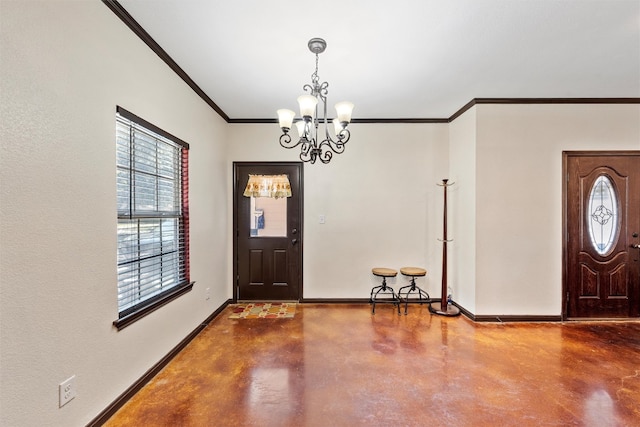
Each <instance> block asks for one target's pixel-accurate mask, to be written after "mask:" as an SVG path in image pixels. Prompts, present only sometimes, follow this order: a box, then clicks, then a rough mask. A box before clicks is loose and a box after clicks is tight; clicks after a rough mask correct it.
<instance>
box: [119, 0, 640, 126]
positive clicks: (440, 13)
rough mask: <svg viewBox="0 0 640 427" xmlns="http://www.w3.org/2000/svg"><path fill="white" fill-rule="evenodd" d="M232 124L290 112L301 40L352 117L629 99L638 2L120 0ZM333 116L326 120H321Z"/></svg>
mask: <svg viewBox="0 0 640 427" xmlns="http://www.w3.org/2000/svg"><path fill="white" fill-rule="evenodd" d="M119 2H120V4H121V5H122V6H123V7H124V8H125V9H126V10H127V12H129V13H130V14H131V15H132V16H133V18H134V19H135V20H136V21H137V22H138V23H139V24H140V26H142V28H144V29H145V30H146V31H147V32H148V33H149V34H150V35H151V37H152V38H153V39H154V40H155V41H156V42H157V43H158V44H159V45H160V46H161V47H162V48H163V49H164V50H165V51H166V52H167V53H168V54H169V56H171V58H173V60H174V61H175V62H176V63H177V64H178V65H179V66H180V67H181V68H182V69H183V70H184V71H185V72H186V73H187V74H188V75H189V77H191V79H193V81H194V82H195V83H196V84H197V85H198V86H199V87H200V88H201V89H202V90H203V91H204V92H205V93H206V94H207V95H208V97H209V98H211V99H212V100H213V102H215V103H216V104H217V105H218V106H219V107H220V108H221V109H222V110H223V111H224V112H225V113H226V114H227V115H228V116H229V117H230V118H231V119H274V118H275V117H276V113H275V111H276V109H278V108H290V109H292V110H297V107H296V106H297V104H296V98H297V96H298V95H300V94H302V93H303V91H302V86H303V85H304V84H306V83H308V82H309V81H310V79H311V74H312V73H313V71H314V68H315V56H314V54H312V53H311V52H310V51H309V50H308V48H307V42H308V40H309V39H311V38H312V37H322V38H324V39H325V40H326V41H327V50H326V51H325V52H324V53H322V54H321V55H320V60H319V61H320V63H319V73H318V74H319V76H320V81H321V82H322V81H328V82H329V95H328V99H329V106H330V109H331V111H332V110H333V104H335V103H336V102H338V101H342V100H349V101H351V102H353V103H354V104H355V105H356V107H355V109H354V118H358V119H375V118H377V119H380V118H383V119H398V118H417V119H424V118H448V117H450V116H451V115H452V114H454V113H455V112H456V111H457V110H458V109H460V108H461V107H462V106H464V105H465V104H466V103H467V102H469V101H470V100H472V99H473V98H621V97H622V98H627V97H634V98H636V97H640V0H626V1H625V0H446V1H445V0H395V1H383V0H323V1H318V2H304V1H296V0H272V1H265V0H226V1H220V0H119ZM329 115H330V116H333V115H334V113H333V112H331V113H330V114H329Z"/></svg>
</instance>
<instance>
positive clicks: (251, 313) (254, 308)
mask: <svg viewBox="0 0 640 427" xmlns="http://www.w3.org/2000/svg"><path fill="white" fill-rule="evenodd" d="M295 314H296V304H295V303H288V302H283V303H272V302H252V303H248V304H238V305H236V306H235V307H233V309H232V313H231V315H230V316H229V319H291V318H292V317H293V316H294V315H295Z"/></svg>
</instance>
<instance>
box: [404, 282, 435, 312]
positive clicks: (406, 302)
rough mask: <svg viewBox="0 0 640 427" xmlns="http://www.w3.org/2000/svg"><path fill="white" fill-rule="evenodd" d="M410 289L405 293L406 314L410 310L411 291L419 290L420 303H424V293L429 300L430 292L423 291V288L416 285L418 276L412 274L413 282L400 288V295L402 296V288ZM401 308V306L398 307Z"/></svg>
mask: <svg viewBox="0 0 640 427" xmlns="http://www.w3.org/2000/svg"><path fill="white" fill-rule="evenodd" d="M407 288H408V289H409V290H408V291H407V293H406V294H405V299H404V314H405V315H406V314H407V312H408V310H409V294H410V293H411V292H414V291H415V292H417V293H418V298H419V299H420V305H422V294H424V295H425V299H426V302H429V294H428V293H427V292H425V291H423V290H422V289H420V288H419V287H418V286H417V285H416V278H415V276H411V284H410V285H407V286H403V287H401V288H400V289H399V290H398V296H402V290H403V289H407ZM398 308H399V307H398Z"/></svg>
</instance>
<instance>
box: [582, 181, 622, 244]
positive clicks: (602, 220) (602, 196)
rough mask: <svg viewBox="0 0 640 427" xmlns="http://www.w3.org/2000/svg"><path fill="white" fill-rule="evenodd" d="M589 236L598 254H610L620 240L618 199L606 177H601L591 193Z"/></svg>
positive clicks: (588, 213) (588, 221)
mask: <svg viewBox="0 0 640 427" xmlns="http://www.w3.org/2000/svg"><path fill="white" fill-rule="evenodd" d="M586 212H587V215H589V218H587V223H588V224H589V236H590V237H591V243H592V244H593V247H594V248H595V250H596V252H598V254H600V255H605V254H606V253H608V252H609V251H610V250H611V248H612V247H613V245H614V244H615V242H616V241H617V240H618V234H619V232H620V230H619V228H618V197H617V196H616V189H615V187H614V186H613V184H612V183H611V180H610V179H609V177H607V176H606V175H600V176H599V177H598V178H597V179H596V180H595V182H594V183H593V187H592V188H591V191H590V193H589V209H588V210H587V211H586Z"/></svg>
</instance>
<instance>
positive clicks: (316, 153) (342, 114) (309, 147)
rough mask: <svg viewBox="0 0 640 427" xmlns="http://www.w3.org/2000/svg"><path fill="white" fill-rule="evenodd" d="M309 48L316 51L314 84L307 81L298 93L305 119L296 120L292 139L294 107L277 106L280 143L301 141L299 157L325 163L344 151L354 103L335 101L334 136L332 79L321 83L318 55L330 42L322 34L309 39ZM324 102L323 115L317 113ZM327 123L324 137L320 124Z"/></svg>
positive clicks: (293, 144) (306, 160)
mask: <svg viewBox="0 0 640 427" xmlns="http://www.w3.org/2000/svg"><path fill="white" fill-rule="evenodd" d="M308 46H309V50H310V51H311V52H312V53H315V54H316V70H315V72H314V73H313V74H312V75H311V84H306V85H304V86H303V87H302V89H303V90H304V91H305V92H307V93H308V94H306V95H301V96H299V97H298V104H299V105H300V115H301V116H302V119H299V120H298V121H296V122H295V125H296V128H297V131H298V136H299V137H300V138H299V139H298V141H297V142H296V141H292V139H291V135H289V131H290V130H291V127H292V124H293V123H294V118H295V115H296V113H295V112H293V111H291V110H285V109H283V110H278V122H279V123H280V128H281V129H282V135H280V145H282V146H283V147H284V148H295V147H297V146H298V145H300V160H302V161H303V162H311V163H312V164H313V163H315V162H316V160H317V159H320V161H321V162H322V163H329V162H330V161H331V158H332V157H333V153H336V154H341V153H343V152H344V146H345V144H346V143H347V142H348V141H349V137H350V136H351V134H350V133H349V131H348V130H347V125H349V123H350V122H351V112H352V111H353V104H352V103H351V102H346V101H345V102H339V103H337V104H336V112H337V118H335V119H333V127H334V133H335V139H333V138H332V137H331V135H330V134H329V125H328V123H329V121H328V119H327V94H328V93H329V91H328V89H327V88H328V87H329V83H327V82H323V83H319V81H320V78H319V77H318V55H319V54H321V53H322V52H324V50H325V49H326V48H327V42H325V41H324V40H323V39H321V38H313V39H311V40H309V43H308ZM320 102H322V108H323V116H322V117H321V118H320V117H318V104H319V103H320ZM321 123H322V124H323V125H324V126H323V127H324V129H323V130H324V139H322V140H320V139H321V134H320V132H321V131H322V130H320V129H319V127H320V124H321Z"/></svg>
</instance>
